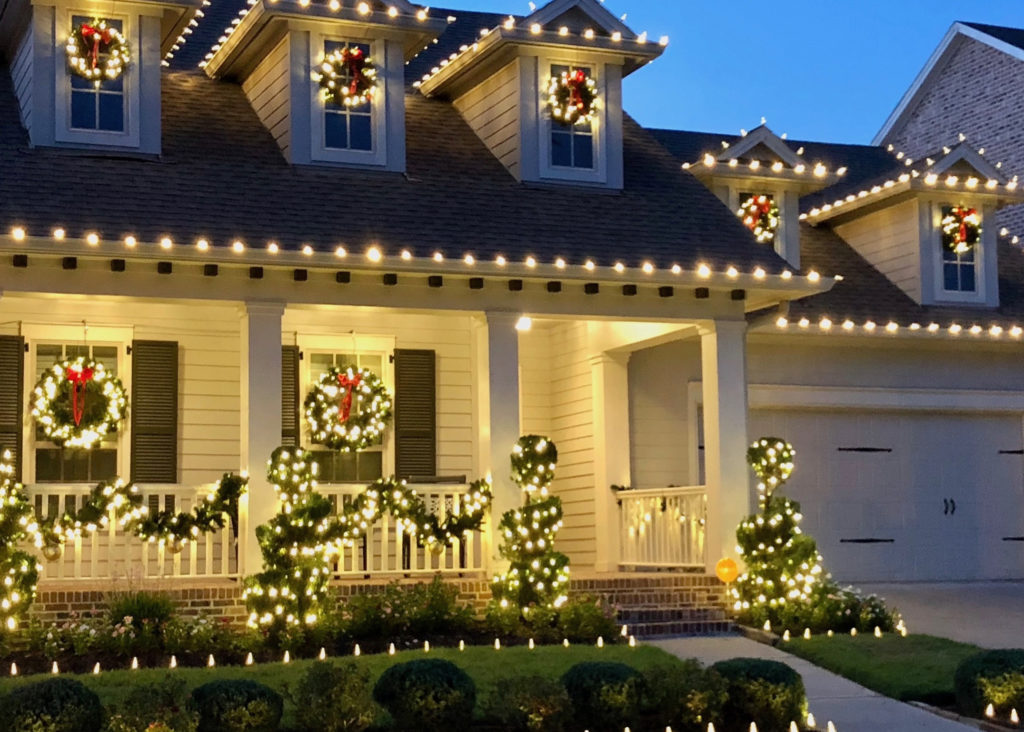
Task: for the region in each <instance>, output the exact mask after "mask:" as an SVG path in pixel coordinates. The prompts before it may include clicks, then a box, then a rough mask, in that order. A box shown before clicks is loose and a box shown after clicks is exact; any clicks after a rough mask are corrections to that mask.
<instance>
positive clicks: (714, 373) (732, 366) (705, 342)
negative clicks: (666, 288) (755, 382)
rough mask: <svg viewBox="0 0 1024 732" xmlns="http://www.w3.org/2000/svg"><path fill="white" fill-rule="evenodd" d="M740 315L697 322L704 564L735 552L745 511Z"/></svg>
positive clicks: (747, 487)
mask: <svg viewBox="0 0 1024 732" xmlns="http://www.w3.org/2000/svg"><path fill="white" fill-rule="evenodd" d="M746 331H747V324H746V322H745V321H724V320H716V321H714V322H712V323H707V324H702V325H701V328H700V336H701V365H702V375H701V379H702V381H703V391H704V466H705V471H704V472H705V476H706V480H705V482H706V483H707V490H708V519H707V540H706V541H707V567H708V570H709V571H711V572H713V571H714V567H715V564H717V563H718V560H720V559H722V558H723V557H732V558H733V559H737V560H738V559H739V557H738V556H737V554H736V527H737V526H738V525H739V523H740V521H741V520H742V519H743V518H744V517H746V516H747V515H748V514H749V513H750V512H751V483H750V475H749V471H748V470H747V366H746V364H747V354H746Z"/></svg>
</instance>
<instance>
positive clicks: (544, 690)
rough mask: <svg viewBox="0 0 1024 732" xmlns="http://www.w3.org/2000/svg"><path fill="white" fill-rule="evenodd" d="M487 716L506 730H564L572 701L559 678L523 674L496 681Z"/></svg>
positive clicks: (569, 715) (532, 731) (552, 731)
mask: <svg viewBox="0 0 1024 732" xmlns="http://www.w3.org/2000/svg"><path fill="white" fill-rule="evenodd" d="M487 716H488V717H489V718H490V719H491V720H493V721H495V722H497V723H499V724H500V725H501V729H505V730H514V731H515V732H561V731H562V730H564V729H565V726H566V725H567V724H568V723H569V721H570V720H571V719H572V703H571V702H570V701H569V695H568V694H567V693H566V691H565V687H564V686H562V684H561V682H559V681H558V680H556V679H548V678H545V677H543V676H520V677H516V678H511V679H502V680H501V681H499V682H498V683H497V684H496V685H495V687H494V691H493V692H492V693H491V696H490V698H489V700H488V705H487ZM702 732H703V730H702Z"/></svg>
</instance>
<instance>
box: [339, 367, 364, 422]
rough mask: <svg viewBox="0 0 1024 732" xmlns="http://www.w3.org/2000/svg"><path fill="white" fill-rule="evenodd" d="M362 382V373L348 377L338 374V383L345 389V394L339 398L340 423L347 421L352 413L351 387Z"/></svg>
mask: <svg viewBox="0 0 1024 732" xmlns="http://www.w3.org/2000/svg"><path fill="white" fill-rule="evenodd" d="M362 383H363V376H362V374H356V375H355V376H352V377H350V376H349V375H348V374H347V373H346V374H338V385H339V386H341V388H342V389H344V390H345V396H343V397H342V398H341V415H340V417H339V421H340V422H341V423H342V424H345V423H346V422H348V418H349V417H350V416H351V414H352V389H354V388H355V387H357V386H359V385H360V384H362Z"/></svg>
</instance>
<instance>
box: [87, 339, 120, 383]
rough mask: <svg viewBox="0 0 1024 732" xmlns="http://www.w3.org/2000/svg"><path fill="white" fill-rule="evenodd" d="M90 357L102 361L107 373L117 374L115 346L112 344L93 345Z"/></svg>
mask: <svg viewBox="0 0 1024 732" xmlns="http://www.w3.org/2000/svg"><path fill="white" fill-rule="evenodd" d="M92 357H93V358H94V359H95V360H97V361H99V362H100V363H102V364H103V365H104V366H105V367H106V369H107V373H108V374H110V375H111V376H117V348H116V347H114V346H93V349H92Z"/></svg>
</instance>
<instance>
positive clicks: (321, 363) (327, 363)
mask: <svg viewBox="0 0 1024 732" xmlns="http://www.w3.org/2000/svg"><path fill="white" fill-rule="evenodd" d="M333 365H334V357H333V356H331V354H329V353H313V354H311V355H310V357H309V367H310V377H311V380H312V381H316V380H317V379H319V378H320V374H322V373H325V372H326V371H327V369H329V368H330V367H331V366H333Z"/></svg>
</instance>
